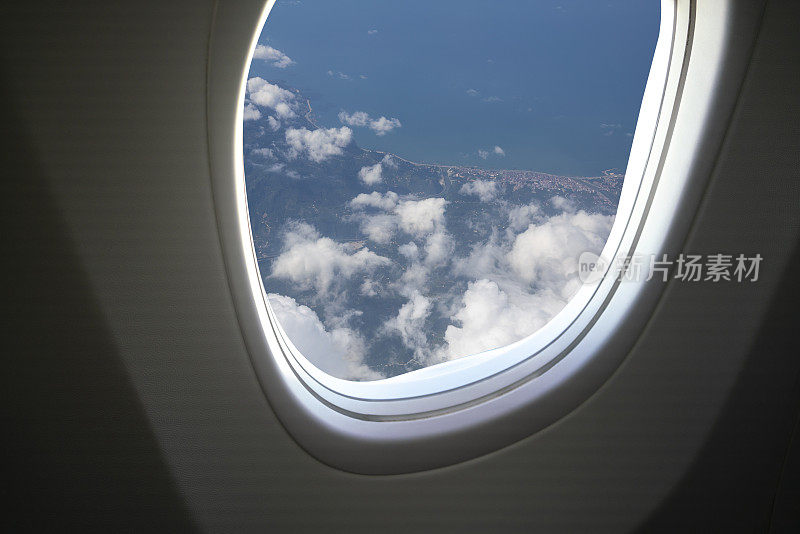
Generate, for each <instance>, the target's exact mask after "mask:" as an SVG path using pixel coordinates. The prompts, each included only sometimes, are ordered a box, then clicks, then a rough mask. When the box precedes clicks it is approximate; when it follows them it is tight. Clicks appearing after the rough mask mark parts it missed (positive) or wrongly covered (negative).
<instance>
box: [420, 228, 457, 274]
mask: <svg viewBox="0 0 800 534" xmlns="http://www.w3.org/2000/svg"><path fill="white" fill-rule="evenodd" d="M455 248H456V246H455V243H454V242H453V237H452V236H451V235H450V234H448V233H447V232H445V231H443V230H439V231H437V232H434V233H432V234H431V235H429V236H428V238H427V239H426V241H425V264H426V265H428V266H434V267H437V266H442V265H445V264H446V263H447V262H448V261H449V260H450V257H451V256H452V255H453V252H454V251H455Z"/></svg>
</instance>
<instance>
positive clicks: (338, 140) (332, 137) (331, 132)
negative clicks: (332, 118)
mask: <svg viewBox="0 0 800 534" xmlns="http://www.w3.org/2000/svg"><path fill="white" fill-rule="evenodd" d="M352 138H353V131H352V130H351V129H350V128H348V127H346V126H342V127H341V128H327V129H325V128H318V129H316V130H308V129H306V128H299V129H298V128H289V129H288V130H286V143H287V144H288V145H289V153H288V157H289V158H290V159H294V158H297V157H298V156H300V155H302V154H305V155H307V156H308V158H309V159H310V160H312V161H314V162H317V163H319V162H321V161H324V160H326V159H328V158H329V157H331V156H339V155H341V154H342V149H343V148H344V147H346V146H347V145H349V144H350V141H351V140H352Z"/></svg>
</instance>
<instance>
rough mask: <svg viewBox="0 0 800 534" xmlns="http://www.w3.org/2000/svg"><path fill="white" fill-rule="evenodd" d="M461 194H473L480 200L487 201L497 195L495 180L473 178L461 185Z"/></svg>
mask: <svg viewBox="0 0 800 534" xmlns="http://www.w3.org/2000/svg"><path fill="white" fill-rule="evenodd" d="M459 192H460V193H461V194H462V195H475V196H476V197H478V198H479V199H480V200H481V202H489V201H491V200H494V199H495V197H496V196H497V182H493V181H491V180H473V181H471V182H467V183H465V184H464V185H462V186H461V189H460V191H459Z"/></svg>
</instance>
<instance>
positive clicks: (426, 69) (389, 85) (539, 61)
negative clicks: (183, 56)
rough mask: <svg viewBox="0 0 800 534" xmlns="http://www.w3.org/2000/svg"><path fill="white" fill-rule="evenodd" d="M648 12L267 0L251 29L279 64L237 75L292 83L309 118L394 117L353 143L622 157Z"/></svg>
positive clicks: (572, 162) (610, 161)
mask: <svg viewBox="0 0 800 534" xmlns="http://www.w3.org/2000/svg"><path fill="white" fill-rule="evenodd" d="M659 19H660V2H659V1H658V0H571V1H570V0H403V1H402V2H399V1H389V0H336V1H332V0H278V1H277V3H276V5H275V7H274V8H273V10H272V12H271V13H270V15H269V17H268V19H267V22H266V25H265V27H264V29H263V32H262V34H261V36H260V38H259V43H261V44H263V45H266V46H271V47H273V48H275V49H277V50H280V51H281V52H282V53H284V54H286V55H287V56H288V57H289V58H290V59H291V61H292V64H291V65H289V66H284V68H279V67H278V66H276V65H275V61H268V60H255V61H254V62H253V64H252V65H251V69H250V74H249V76H250V77H253V76H261V77H262V78H264V79H266V80H270V81H275V82H280V83H282V84H284V85H286V86H290V87H293V88H297V89H299V90H300V91H301V92H302V93H303V94H304V95H306V96H308V98H309V100H310V103H311V105H312V107H313V114H314V118H315V120H316V122H317V124H318V125H319V126H320V127H327V128H330V127H339V126H341V125H342V124H341V122H340V119H339V117H338V115H339V113H340V112H341V111H345V112H347V113H353V112H356V111H364V112H366V113H368V114H369V115H370V117H372V118H374V119H377V118H379V117H382V116H383V117H386V118H387V119H392V118H396V119H397V120H399V121H400V124H401V125H402V126H400V127H398V128H395V129H394V130H392V131H391V132H388V133H386V134H385V135H376V133H375V132H374V131H372V130H371V129H369V128H354V139H355V141H356V142H357V143H358V144H359V146H361V147H364V148H370V149H377V150H381V151H387V152H391V153H395V154H398V155H400V156H402V157H404V158H407V159H409V160H412V161H417V162H423V163H438V164H447V165H465V166H477V167H482V168H502V169H528V170H535V171H541V172H547V173H552V174H559V175H578V176H596V175H598V174H600V173H601V172H602V171H604V170H606V169H618V170H624V168H625V166H626V164H627V159H628V153H629V151H630V146H631V141H632V135H633V132H634V130H635V128H636V120H637V117H638V113H639V107H640V104H641V100H642V94H643V91H644V87H645V82H646V79H647V76H648V72H649V69H650V64H651V61H652V57H653V51H654V48H655V44H656V40H657V38H658V31H659ZM284 65H285V64H284ZM495 147H500V150H496V149H495Z"/></svg>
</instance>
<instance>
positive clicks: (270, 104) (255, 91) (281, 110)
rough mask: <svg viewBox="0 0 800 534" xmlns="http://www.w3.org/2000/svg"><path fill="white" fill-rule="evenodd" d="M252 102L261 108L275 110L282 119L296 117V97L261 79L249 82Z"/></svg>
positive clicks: (253, 79) (248, 91)
mask: <svg viewBox="0 0 800 534" xmlns="http://www.w3.org/2000/svg"><path fill="white" fill-rule="evenodd" d="M247 93H248V95H249V98H250V101H251V102H253V103H254V104H257V105H259V106H263V107H267V108H270V109H274V110H275V113H276V114H277V115H278V117H280V118H282V119H286V118H291V117H294V116H295V112H294V106H295V95H294V93H292V92H291V91H287V90H286V89H283V88H282V87H278V86H277V85H273V84H271V83H269V82H268V81H266V80H264V79H263V78H260V77H255V78H250V79H249V80H247Z"/></svg>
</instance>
